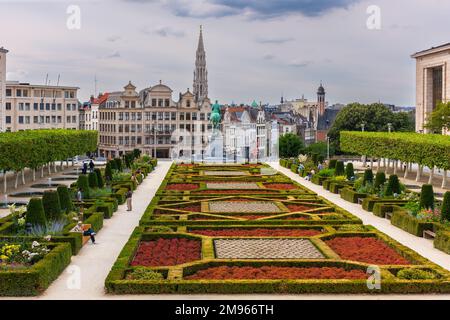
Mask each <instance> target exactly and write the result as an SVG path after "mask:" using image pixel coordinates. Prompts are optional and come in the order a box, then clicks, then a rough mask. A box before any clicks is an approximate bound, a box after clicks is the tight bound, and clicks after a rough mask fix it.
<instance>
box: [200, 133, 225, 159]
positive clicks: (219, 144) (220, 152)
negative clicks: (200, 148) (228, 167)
mask: <svg viewBox="0 0 450 320" xmlns="http://www.w3.org/2000/svg"><path fill="white" fill-rule="evenodd" d="M204 161H205V162H226V159H225V157H224V143H223V135H222V132H220V130H218V129H213V132H212V134H211V135H210V136H209V137H208V146H207V147H206V150H205V153H204Z"/></svg>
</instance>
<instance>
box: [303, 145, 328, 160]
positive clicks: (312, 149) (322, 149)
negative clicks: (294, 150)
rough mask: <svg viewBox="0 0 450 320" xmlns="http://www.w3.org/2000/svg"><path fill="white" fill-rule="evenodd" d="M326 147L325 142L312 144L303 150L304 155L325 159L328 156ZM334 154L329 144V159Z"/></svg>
mask: <svg viewBox="0 0 450 320" xmlns="http://www.w3.org/2000/svg"><path fill="white" fill-rule="evenodd" d="M327 149H328V146H327V143H326V142H316V143H312V144H310V145H309V146H307V147H306V148H305V153H306V154H309V155H312V154H317V155H318V157H319V158H321V159H325V158H327V156H328V150H327ZM334 153H335V151H334V146H333V145H331V144H330V157H331V156H333V155H334Z"/></svg>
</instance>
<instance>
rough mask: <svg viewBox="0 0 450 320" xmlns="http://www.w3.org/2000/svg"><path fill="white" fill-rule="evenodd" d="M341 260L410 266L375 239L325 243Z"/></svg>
mask: <svg viewBox="0 0 450 320" xmlns="http://www.w3.org/2000/svg"><path fill="white" fill-rule="evenodd" d="M326 243H327V244H328V245H329V246H330V247H331V249H333V250H334V251H335V252H336V253H337V254H338V255H339V256H340V257H341V258H343V259H348V260H354V261H359V262H365V263H373V264H380V265H385V264H402V265H403V264H410V262H409V261H408V260H406V259H405V258H403V257H402V256H401V255H400V254H398V253H397V252H396V251H395V250H394V249H392V248H391V247H389V246H388V245H387V244H386V243H384V242H383V241H381V240H379V239H377V238H367V237H348V238H347V237H337V238H334V239H331V240H328V241H326Z"/></svg>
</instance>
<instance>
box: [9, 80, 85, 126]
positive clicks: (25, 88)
mask: <svg viewBox="0 0 450 320" xmlns="http://www.w3.org/2000/svg"><path fill="white" fill-rule="evenodd" d="M78 89H79V88H78V87H67V86H50V85H32V84H29V83H22V82H18V81H7V82H6V93H5V98H6V99H5V111H4V112H5V131H20V130H33V129H74V130H76V129H78V128H79V122H78V98H77V93H78Z"/></svg>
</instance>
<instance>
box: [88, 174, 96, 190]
mask: <svg viewBox="0 0 450 320" xmlns="http://www.w3.org/2000/svg"><path fill="white" fill-rule="evenodd" d="M88 179H89V187H90V188H98V178H97V174H96V173H95V172H90V173H89V175H88Z"/></svg>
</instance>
